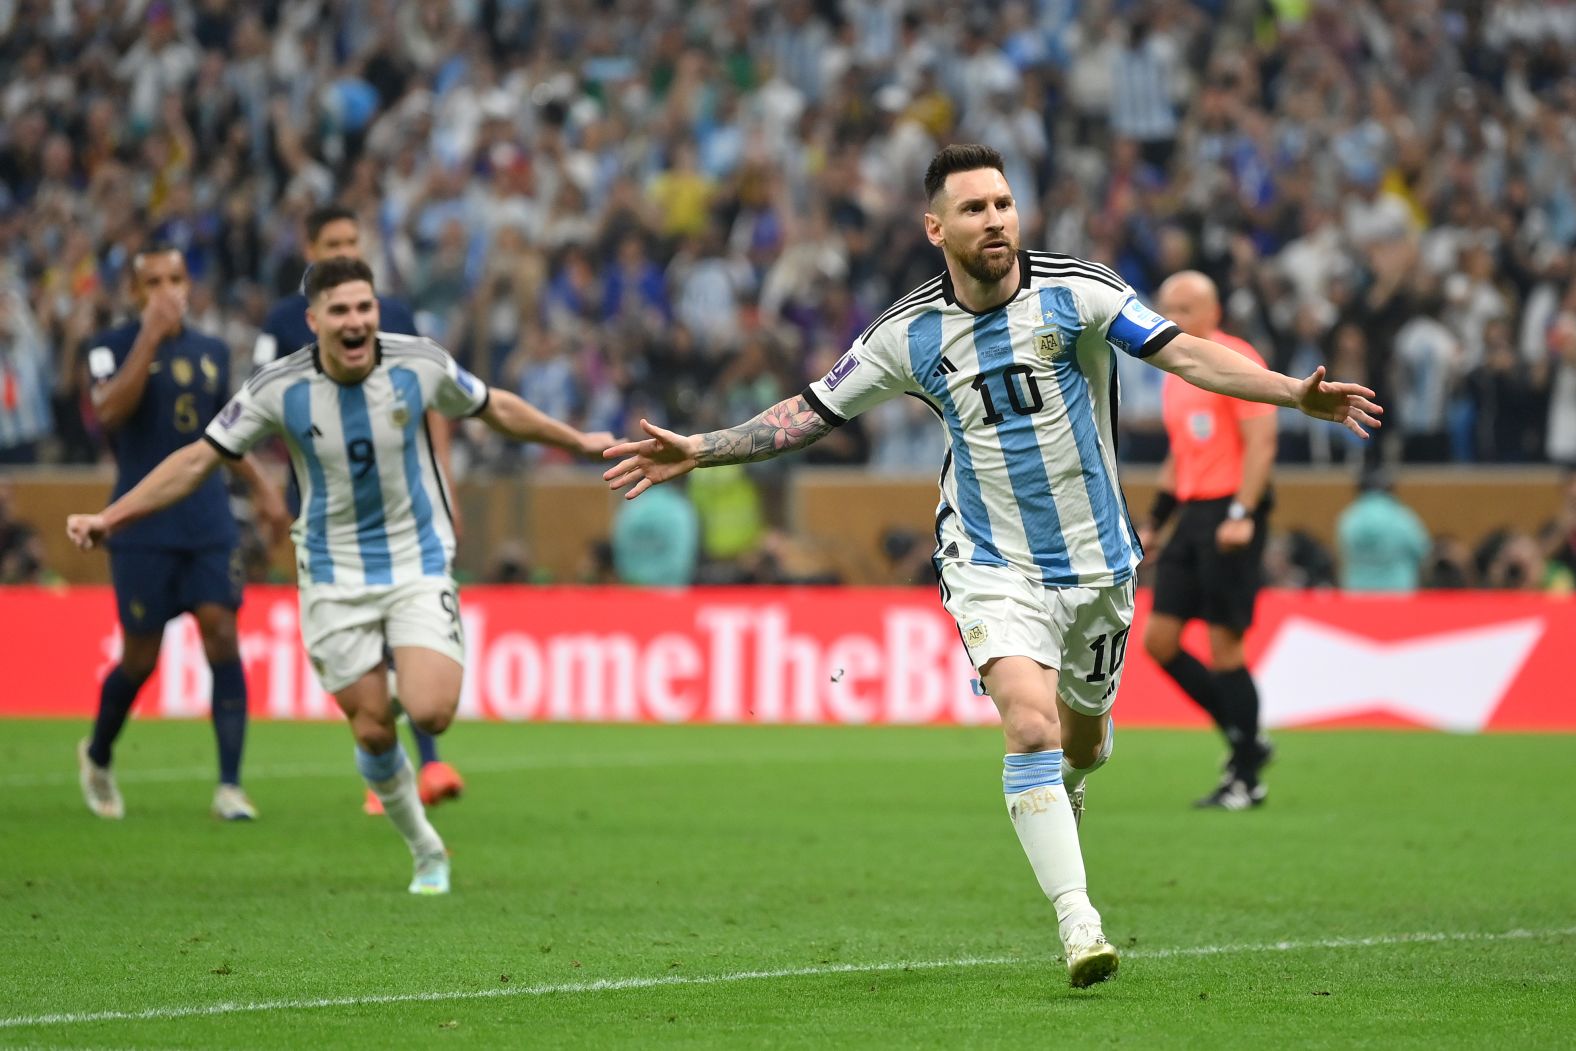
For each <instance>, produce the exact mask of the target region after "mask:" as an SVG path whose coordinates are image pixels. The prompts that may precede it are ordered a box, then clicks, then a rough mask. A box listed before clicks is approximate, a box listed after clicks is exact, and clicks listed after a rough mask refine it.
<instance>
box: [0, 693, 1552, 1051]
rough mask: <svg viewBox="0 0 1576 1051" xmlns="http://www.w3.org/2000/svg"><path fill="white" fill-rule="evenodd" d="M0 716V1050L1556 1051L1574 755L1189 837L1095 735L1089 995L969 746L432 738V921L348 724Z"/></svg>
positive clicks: (661, 735) (512, 733) (1156, 769)
mask: <svg viewBox="0 0 1576 1051" xmlns="http://www.w3.org/2000/svg"><path fill="white" fill-rule="evenodd" d="M83 731H84V727H83V726H81V725H77V724H68V723H50V722H32V723H29V722H8V723H4V724H0V761H3V762H0V830H3V833H4V835H3V841H0V1046H7V1047H11V1046H19V1047H137V1048H153V1047H160V1048H163V1047H190V1048H235V1047H247V1048H310V1049H320V1048H323V1049H326V1048H339V1047H347V1048H348V1047H368V1048H380V1049H382V1048H391V1047H412V1048H461V1047H464V1048H481V1047H585V1048H607V1047H652V1046H676V1047H717V1048H736V1047H801V1048H832V1047H837V1048H841V1047H927V1048H959V1047H1003V1048H1028V1047H1045V1046H1051V1047H1058V1046H1060V1047H1083V1046H1095V1047H1105V1046H1127V1047H1135V1048H1137V1047H1142V1048H1152V1047H1197V1048H1224V1047H1242V1048H1268V1047H1351V1046H1368V1047H1384V1048H1396V1047H1411V1048H1437V1047H1464V1048H1465V1047H1471V1048H1481V1047H1514V1048H1533V1047H1560V1046H1564V1047H1569V1046H1571V1042H1572V1040H1573V1039H1576V1038H1573V1036H1572V1034H1573V1033H1576V832H1573V831H1572V830H1573V829H1576V791H1573V790H1572V787H1571V771H1572V769H1573V760H1576V739H1573V738H1570V737H1531V736H1508V735H1507V736H1485V737H1448V736H1441V735H1432V734H1421V733H1418V734H1413V733H1395V732H1375V733H1360V732H1318V733H1316V732H1297V733H1291V732H1288V733H1283V734H1281V735H1280V736H1279V742H1278V743H1279V745H1280V754H1279V758H1278V761H1277V763H1276V765H1275V766H1274V767H1272V768H1271V771H1270V778H1269V783H1270V786H1271V795H1270V802H1269V804H1268V805H1267V806H1265V807H1264V808H1263V809H1261V810H1258V811H1254V812H1250V813H1242V814H1227V813H1214V812H1207V813H1206V812H1198V811H1194V810H1192V809H1190V808H1189V805H1188V804H1189V801H1190V800H1191V799H1192V798H1194V797H1195V796H1197V795H1199V794H1202V793H1203V792H1204V791H1205V790H1206V789H1207V788H1208V787H1210V782H1211V780H1212V776H1213V773H1214V770H1215V768H1216V765H1217V763H1218V761H1219V748H1218V746H1217V744H1216V743H1215V741H1214V740H1213V739H1212V738H1211V737H1210V736H1208V735H1206V734H1202V733H1181V732H1158V731H1149V732H1145V731H1132V730H1121V728H1120V727H1119V728H1118V732H1119V737H1118V742H1117V752H1116V757H1115V758H1114V760H1113V761H1112V763H1111V765H1110V766H1109V767H1107V768H1106V770H1104V771H1102V772H1101V773H1100V774H1098V775H1096V777H1095V778H1094V779H1093V780H1092V781H1091V782H1090V789H1089V810H1088V813H1087V815H1086V817H1085V819H1084V826H1083V838H1084V851H1085V856H1086V858H1087V860H1088V867H1089V872H1090V876H1091V890H1092V893H1093V896H1094V900H1095V902H1096V904H1097V905H1098V906H1099V907H1100V908H1101V909H1102V910H1103V912H1104V915H1105V921H1106V930H1107V933H1108V934H1109V936H1110V937H1111V939H1112V940H1113V941H1114V942H1116V943H1117V944H1118V945H1119V946H1120V947H1121V948H1122V950H1123V953H1124V956H1123V961H1122V969H1121V973H1120V975H1119V976H1118V977H1117V979H1116V980H1115V981H1113V982H1111V983H1108V984H1106V985H1104V986H1100V987H1097V988H1095V989H1092V990H1087V991H1073V990H1070V989H1068V988H1067V985H1066V976H1065V970H1064V968H1063V965H1062V964H1061V962H1060V961H1059V960H1058V959H1057V952H1058V945H1057V942H1056V936H1055V928H1054V916H1053V915H1052V913H1051V910H1050V907H1049V905H1048V904H1047V903H1046V902H1045V901H1044V899H1043V898H1042V897H1041V896H1040V894H1039V891H1038V889H1037V888H1036V886H1035V884H1034V881H1033V878H1032V876H1031V874H1030V872H1029V869H1028V865H1027V863H1026V862H1025V861H1024V859H1023V856H1022V854H1021V853H1020V851H1019V848H1018V844H1017V840H1016V838H1015V837H1014V835H1013V832H1012V829H1011V826H1010V825H1009V823H1008V821H1007V818H1006V815H1005V813H1004V808H1003V806H1002V800H1001V795H1000V752H1001V747H1000V739H999V736H998V735H997V733H996V732H995V731H994V730H991V729H970V730H954V729H932V728H914V729H824V728H802V727H781V728H773V727H696V728H668V727H610V726H564V725H552V726H520V725H479V724H461V725H460V726H458V727H457V728H456V729H455V730H454V731H452V732H451V733H450V734H449V735H448V736H447V737H446V738H445V749H446V753H447V757H448V758H450V759H451V760H452V761H453V762H454V763H455V764H456V765H457V766H458V767H459V768H460V769H461V770H462V772H464V773H465V775H466V776H467V778H468V780H469V792H468V793H467V795H466V797H465V798H464V799H463V800H461V801H460V802H458V803H456V804H454V805H448V806H444V807H442V808H441V809H439V810H437V811H436V812H435V815H434V817H435V823H436V824H437V826H438V828H439V830H440V831H441V832H442V833H443V834H444V836H445V838H446V839H447V841H448V843H449V846H450V849H451V850H452V852H453V855H454V880H455V892H454V894H453V895H452V896H451V897H449V898H447V899H419V898H413V897H411V896H410V895H408V894H407V893H406V892H405V884H406V882H407V881H408V879H409V875H410V872H409V860H408V856H407V854H406V852H405V849H404V847H403V846H402V845H401V844H400V842H399V841H398V839H397V837H396V836H395V834H394V832H393V830H392V829H390V828H389V827H388V826H387V824H386V822H384V821H383V820H382V819H373V818H368V817H365V816H363V815H362V814H361V813H360V810H359V802H360V798H361V787H360V782H359V781H358V780H357V778H356V776H355V770H354V767H353V764H352V759H351V744H350V738H349V734H348V733H347V731H346V729H345V728H344V727H343V726H338V725H326V724H325V725H284V724H254V725H253V726H252V729H251V738H250V741H249V748H248V755H247V763H248V771H249V776H248V779H247V783H248V788H249V789H250V791H251V793H252V796H253V798H254V799H255V800H256V801H257V803H258V805H259V807H260V808H261V809H262V812H263V819H262V820H261V821H259V822H257V823H256V824H254V825H249V826H248V825H221V824H219V823H217V822H215V821H213V820H211V819H210V818H209V817H208V816H207V804H208V800H209V796H210V794H211V786H210V783H209V770H210V769H211V765H212V762H213V749H212V744H211V738H210V735H209V729H208V727H207V726H206V725H205V724H203V723H133V725H131V726H130V727H129V728H128V730H127V733H126V735H125V737H124V738H123V739H122V745H121V749H120V752H119V756H118V761H117V766H118V769H119V771H120V776H121V786H122V789H123V791H124V793H125V795H126V801H127V809H128V815H127V818H126V820H125V821H124V822H121V823H118V824H113V823H106V822H101V821H98V820H96V819H95V818H93V817H91V816H90V815H89V814H88V813H87V811H86V810H85V808H84V807H83V805H82V803H81V800H80V797H79V795H78V791H77V786H76V775H75V765H74V758H73V745H74V742H75V740H76V739H77V737H78V736H80V735H81V733H82V732H83Z"/></svg>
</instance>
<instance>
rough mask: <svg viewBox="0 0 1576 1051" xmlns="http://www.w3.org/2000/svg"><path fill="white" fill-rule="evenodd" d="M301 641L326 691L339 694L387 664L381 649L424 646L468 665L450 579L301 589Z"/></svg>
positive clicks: (456, 603)
mask: <svg viewBox="0 0 1576 1051" xmlns="http://www.w3.org/2000/svg"><path fill="white" fill-rule="evenodd" d="M301 640H302V641H303V642H304V643H305V644H306V652H307V656H308V657H310V658H311V659H312V668H313V670H315V671H316V672H317V679H318V681H319V682H320V683H322V684H323V689H324V690H327V691H328V692H329V693H338V692H339V691H340V690H343V689H344V688H345V687H347V686H349V685H351V684H352V683H354V682H355V681H356V680H357V679H359V678H361V677H362V676H363V675H365V674H366V673H367V672H369V671H371V670H372V669H373V668H375V667H377V666H378V662H380V661H381V660H383V647H384V646H385V644H386V645H387V646H389V647H390V648H395V649H397V648H399V647H401V646H420V647H422V648H423V649H429V650H436V651H437V652H439V653H441V654H443V655H444V656H446V657H452V658H453V659H454V660H455V661H457V662H459V663H460V664H462V665H463V664H464V663H465V632H464V629H463V628H462V627H461V625H460V600H459V592H458V591H457V590H456V589H455V586H454V581H453V580H451V579H450V578H448V577H422V578H421V579H420V580H413V581H411V582H409V583H407V584H395V585H393V586H391V587H371V588H356V589H355V590H350V589H348V588H345V589H341V588H335V587H334V586H333V585H318V586H315V587H314V586H312V585H306V586H304V587H302V588H301Z"/></svg>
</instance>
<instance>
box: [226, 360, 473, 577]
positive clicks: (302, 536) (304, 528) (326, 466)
mask: <svg viewBox="0 0 1576 1051" xmlns="http://www.w3.org/2000/svg"><path fill="white" fill-rule="evenodd" d="M486 407H487V387H486V385H485V384H483V383H482V382H481V381H480V380H478V379H477V378H476V377H475V376H472V375H471V374H470V373H468V372H466V371H465V370H464V369H462V368H460V366H459V365H458V364H457V363H456V362H455V360H454V359H453V358H451V357H450V356H449V354H448V352H447V351H445V350H444V349H443V348H442V347H440V346H438V344H436V343H434V342H433V341H432V340H430V339H424V338H421V337H419V336H400V335H394V334H392V333H388V332H379V333H378V334H377V359H376V364H375V365H374V366H373V369H372V371H371V373H369V374H368V375H367V377H366V378H365V379H364V380H362V381H361V382H360V383H354V384H341V383H338V382H336V381H335V380H333V379H331V378H330V377H329V376H328V375H327V374H326V373H325V372H324V371H323V367H322V362H321V360H320V359H319V356H318V349H317V345H316V344H313V345H311V346H307V347H303V348H301V349H300V350H298V351H296V352H295V353H293V354H288V355H286V356H285V357H283V358H279V359H278V360H276V361H274V362H273V363H272V364H270V365H267V366H264V367H263V368H262V369H260V370H258V371H257V372H256V373H255V374H254V375H253V376H252V378H251V379H249V380H247V381H246V384H245V385H244V386H243V387H242V388H241V390H240V392H239V393H238V394H236V396H235V397H234V398H233V399H232V400H231V401H230V403H229V404H228V405H226V406H225V407H224V408H223V409H222V410H220V412H219V415H218V416H216V417H214V420H213V422H212V423H211V424H209V425H208V430H207V431H206V433H205V434H204V437H205V438H206V439H207V440H208V441H209V442H210V443H211V444H212V445H213V446H214V448H216V449H218V450H219V451H220V452H221V453H223V454H224V455H225V456H228V457H230V458H232V459H235V458H239V457H241V456H243V455H245V453H246V451H247V450H248V449H250V448H251V447H252V446H254V445H256V444H257V443H258V442H259V441H261V440H262V439H263V438H264V437H266V436H267V435H269V434H273V433H277V434H279V435H281V436H282V437H283V438H284V440H285V445H286V447H287V448H288V449H289V450H290V462H291V466H292V467H293V468H294V469H295V473H296V479H297V481H298V483H299V484H300V486H301V514H300V517H299V518H297V519H296V522H295V527H294V528H293V529H292V530H291V537H292V538H293V539H294V540H295V546H296V563H297V569H298V570H299V572H300V581H301V583H302V584H303V585H307V584H310V585H314V586H321V585H333V586H335V587H346V588H351V589H362V588H366V587H380V586H388V585H393V584H403V583H406V582H408V581H411V580H416V579H419V578H421V577H446V576H448V575H449V563H450V561H451V559H452V558H453V557H454V523H453V518H452V516H451V514H450V511H449V494H448V492H447V491H446V490H445V489H444V487H443V481H442V476H441V475H440V474H439V473H438V469H437V464H436V462H435V460H434V456H433V451H432V439H431V437H430V436H429V435H428V433H427V428H426V422H425V417H424V414H425V411H426V410H427V409H429V408H432V409H436V410H438V411H439V412H441V413H443V414H444V415H445V416H454V417H458V416H474V415H476V414H477V413H479V412H481V411H482V410H483V409H485V408H486Z"/></svg>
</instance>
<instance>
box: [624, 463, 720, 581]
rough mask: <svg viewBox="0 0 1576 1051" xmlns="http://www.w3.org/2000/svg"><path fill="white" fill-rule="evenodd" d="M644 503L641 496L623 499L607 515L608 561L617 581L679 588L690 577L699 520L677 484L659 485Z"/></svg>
mask: <svg viewBox="0 0 1576 1051" xmlns="http://www.w3.org/2000/svg"><path fill="white" fill-rule="evenodd" d="M646 495H647V496H656V497H660V499H658V500H656V501H654V502H653V503H652V504H651V505H650V506H649V507H648V506H646V500H645V499H644V498H642V499H640V500H635V501H630V502H626V503H624V504H623V505H622V506H621V507H620V508H619V510H618V514H617V516H616V517H615V518H614V519H613V566H614V568H615V570H616V571H617V577H618V580H619V582H620V583H624V584H636V585H639V586H641V587H669V588H674V587H683V586H685V585H687V584H690V583H693V582H694V580H695V564H696V559H697V556H698V555H699V552H700V520H699V518H698V517H697V516H696V514H695V508H694V505H692V504H691V503H690V502H689V500H688V498H687V497H686V496H685V495H684V491H683V487H682V486H661V487H659V488H657V489H654V490H652V491H651V492H650V493H648V494H646Z"/></svg>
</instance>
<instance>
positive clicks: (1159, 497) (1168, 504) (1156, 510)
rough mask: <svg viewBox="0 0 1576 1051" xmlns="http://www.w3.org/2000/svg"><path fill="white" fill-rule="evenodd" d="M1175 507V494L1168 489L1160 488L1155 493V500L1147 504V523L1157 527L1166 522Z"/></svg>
mask: <svg viewBox="0 0 1576 1051" xmlns="http://www.w3.org/2000/svg"><path fill="white" fill-rule="evenodd" d="M1176 509H1177V494H1176V493H1173V492H1171V491H1170V490H1169V489H1161V490H1160V491H1158V492H1156V493H1155V502H1154V503H1152V504H1150V505H1149V524H1150V526H1152V527H1153V528H1155V529H1159V528H1160V527H1161V526H1163V525H1165V524H1166V520H1167V519H1169V518H1170V517H1171V515H1172V514H1173V513H1175V511H1176Z"/></svg>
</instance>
